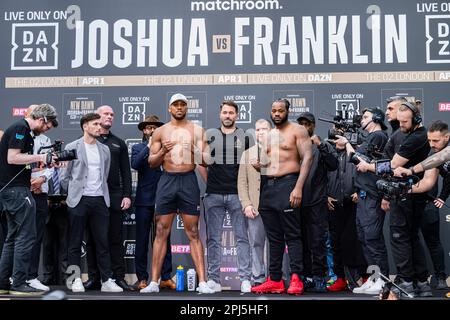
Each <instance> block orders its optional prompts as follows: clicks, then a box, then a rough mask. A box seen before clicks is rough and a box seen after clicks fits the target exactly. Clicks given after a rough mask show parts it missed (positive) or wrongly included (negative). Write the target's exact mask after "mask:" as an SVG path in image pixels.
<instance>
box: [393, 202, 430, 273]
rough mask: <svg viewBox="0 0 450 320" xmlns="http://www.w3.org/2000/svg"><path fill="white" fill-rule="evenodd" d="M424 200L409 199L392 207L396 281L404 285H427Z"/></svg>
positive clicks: (395, 203)
mask: <svg viewBox="0 0 450 320" xmlns="http://www.w3.org/2000/svg"><path fill="white" fill-rule="evenodd" d="M425 205H426V203H425V200H424V199H420V198H417V197H415V196H412V195H408V196H407V198H406V200H404V201H400V200H397V201H391V203H390V208H391V211H390V219H389V221H390V232H391V247H392V255H393V258H394V262H395V265H396V267H397V277H398V278H400V279H403V280H405V281H412V280H419V281H426V280H427V277H428V270H427V265H426V260H425V253H424V248H423V246H422V243H421V241H420V238H419V229H420V221H421V219H422V216H423V214H424V209H425Z"/></svg>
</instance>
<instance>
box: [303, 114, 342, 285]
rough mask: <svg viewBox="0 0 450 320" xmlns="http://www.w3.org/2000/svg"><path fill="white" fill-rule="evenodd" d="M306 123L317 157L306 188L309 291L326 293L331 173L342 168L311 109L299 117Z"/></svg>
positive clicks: (305, 217)
mask: <svg viewBox="0 0 450 320" xmlns="http://www.w3.org/2000/svg"><path fill="white" fill-rule="evenodd" d="M297 122H298V124H300V125H302V126H304V127H305V128H306V130H307V131H308V134H309V136H310V137H311V141H312V154H313V160H312V163H311V169H310V170H309V174H308V178H307V179H306V182H305V186H304V187H303V199H302V220H301V222H302V223H301V224H302V233H303V239H304V240H303V255H304V256H303V257H304V258H303V264H304V275H305V276H306V278H305V280H306V281H304V285H305V290H307V291H311V292H326V278H325V277H326V275H327V270H328V266H327V246H326V242H327V237H328V212H327V182H328V178H327V172H328V171H334V170H336V169H337V167H338V160H337V154H336V152H335V151H334V149H333V147H332V146H331V144H330V143H329V142H327V141H321V139H320V137H319V136H317V135H315V134H314V129H315V127H316V119H315V117H314V115H313V114H312V113H311V112H303V113H301V114H300V116H299V117H298V118H297Z"/></svg>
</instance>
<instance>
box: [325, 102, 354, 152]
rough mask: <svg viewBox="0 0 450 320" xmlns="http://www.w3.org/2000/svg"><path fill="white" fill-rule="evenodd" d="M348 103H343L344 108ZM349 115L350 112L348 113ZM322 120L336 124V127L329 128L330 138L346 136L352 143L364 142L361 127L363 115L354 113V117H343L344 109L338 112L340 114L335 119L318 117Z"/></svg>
mask: <svg viewBox="0 0 450 320" xmlns="http://www.w3.org/2000/svg"><path fill="white" fill-rule="evenodd" d="M346 107H347V105H346V104H342V108H343V109H345V108H346ZM346 115H348V113H346ZM318 119H319V120H320V121H323V122H328V123H332V124H334V128H331V129H330V130H328V139H331V140H335V139H337V137H336V135H340V136H344V137H345V138H347V140H348V142H350V144H352V145H358V144H361V143H362V140H363V139H362V136H361V134H360V130H359V128H361V115H354V116H353V118H352V119H349V118H343V117H342V111H340V112H338V115H337V116H336V117H335V118H334V120H330V119H325V118H318Z"/></svg>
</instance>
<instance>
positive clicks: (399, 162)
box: [357, 102, 432, 297]
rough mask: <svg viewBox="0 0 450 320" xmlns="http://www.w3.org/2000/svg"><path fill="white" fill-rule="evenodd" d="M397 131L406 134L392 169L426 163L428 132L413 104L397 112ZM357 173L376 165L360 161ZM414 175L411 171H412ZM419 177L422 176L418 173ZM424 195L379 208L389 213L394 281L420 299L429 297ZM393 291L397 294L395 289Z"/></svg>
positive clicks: (410, 196)
mask: <svg viewBox="0 0 450 320" xmlns="http://www.w3.org/2000/svg"><path fill="white" fill-rule="evenodd" d="M397 120H398V121H399V125H400V130H401V131H402V132H403V133H404V134H406V137H405V138H404V139H403V141H402V142H401V144H400V145H399V146H395V148H394V150H397V151H396V152H395V154H394V156H393V157H392V160H391V168H393V169H395V168H397V167H404V166H407V167H410V166H414V165H416V164H417V163H419V162H421V161H423V160H425V159H426V158H427V156H428V153H429V151H430V146H429V144H428V140H427V131H426V129H425V127H424V126H423V125H422V117H421V116H420V110H419V109H418V107H417V105H416V104H415V103H411V102H402V104H401V106H400V108H399V109H398V112H397ZM360 160H361V161H360V163H359V164H358V166H357V168H358V171H361V172H366V171H371V172H375V165H374V164H373V163H370V164H369V163H367V162H366V161H364V160H363V159H360ZM413 173H414V172H413ZM418 176H419V178H422V177H423V174H418ZM426 199H427V195H426V194H425V193H418V194H408V195H407V196H406V197H405V198H402V199H399V198H395V199H391V200H390V201H389V200H387V199H383V201H382V203H381V208H382V209H383V210H384V211H386V212H387V211H390V219H389V224H390V233H391V247H392V255H393V258H394V262H395V265H396V267H397V277H396V279H395V281H396V283H397V285H398V286H400V287H401V288H402V289H403V290H405V291H406V292H407V293H408V294H410V295H412V296H414V295H418V296H420V297H429V296H432V292H431V288H430V286H429V284H428V281H427V278H428V270H427V266H426V261H425V253H424V249H423V247H422V244H421V242H420V238H419V229H420V220H421V217H422V216H423V214H424V209H425V206H426ZM393 291H394V292H395V293H396V294H398V295H400V292H399V290H398V289H397V288H394V289H393Z"/></svg>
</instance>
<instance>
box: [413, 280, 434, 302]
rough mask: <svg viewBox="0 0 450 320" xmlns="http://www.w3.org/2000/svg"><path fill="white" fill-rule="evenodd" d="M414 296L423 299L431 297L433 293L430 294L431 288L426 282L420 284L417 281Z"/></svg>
mask: <svg viewBox="0 0 450 320" xmlns="http://www.w3.org/2000/svg"><path fill="white" fill-rule="evenodd" d="M415 292H416V296H417V297H421V298H425V297H432V296H433V293H432V292H431V287H430V284H429V283H428V281H424V282H420V281H418V282H417V284H416V289H415Z"/></svg>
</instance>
